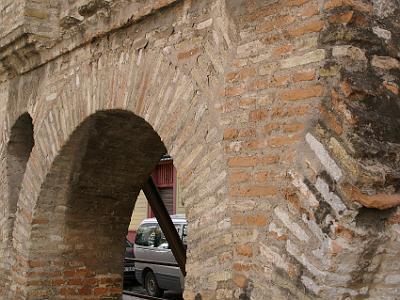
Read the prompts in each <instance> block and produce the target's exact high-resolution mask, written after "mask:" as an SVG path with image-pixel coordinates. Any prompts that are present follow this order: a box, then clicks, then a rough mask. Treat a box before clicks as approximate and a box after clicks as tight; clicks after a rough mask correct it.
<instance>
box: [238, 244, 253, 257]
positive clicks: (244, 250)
mask: <svg viewBox="0 0 400 300" xmlns="http://www.w3.org/2000/svg"><path fill="white" fill-rule="evenodd" d="M236 253H237V254H238V255H240V256H247V257H252V256H253V246H252V244H245V245H237V246H236Z"/></svg>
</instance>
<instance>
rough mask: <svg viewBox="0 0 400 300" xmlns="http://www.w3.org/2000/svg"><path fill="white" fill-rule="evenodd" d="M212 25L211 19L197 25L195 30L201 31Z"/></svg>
mask: <svg viewBox="0 0 400 300" xmlns="http://www.w3.org/2000/svg"><path fill="white" fill-rule="evenodd" d="M212 23H213V19H208V20H205V21H203V22H201V23H199V24H197V25H196V29H198V30H201V29H204V28H207V27H210V26H211V25H212Z"/></svg>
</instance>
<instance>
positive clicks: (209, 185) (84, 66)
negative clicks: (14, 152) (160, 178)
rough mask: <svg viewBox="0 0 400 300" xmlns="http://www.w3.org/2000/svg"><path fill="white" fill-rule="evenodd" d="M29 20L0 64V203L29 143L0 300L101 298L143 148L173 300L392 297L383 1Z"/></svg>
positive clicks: (96, 12) (304, 1) (115, 286)
mask: <svg viewBox="0 0 400 300" xmlns="http://www.w3.org/2000/svg"><path fill="white" fill-rule="evenodd" d="M33 3H34V2H32V3H28V4H27V6H29V4H31V5H33ZM35 3H39V2H35ZM35 5H39V4H35ZM40 5H42V4H40ZM43 5H44V6H43V7H45V8H43V10H44V12H43V13H47V11H48V9H50V10H51V9H53V8H56V7H57V8H58V9H59V10H58V11H57V13H54V14H52V13H50V14H49V15H51V16H57V22H55V23H53V24H58V25H57V26H59V27H57V26H55V27H54V28H53V32H52V33H51V34H49V35H48V36H47V38H46V39H45V41H43V40H40V42H33V43H29V42H23V43H22V47H20V46H18V47H17V45H18V44H16V43H15V41H7V40H4V39H2V41H3V43H6V44H7V49H8V50H4V51H3V50H1V51H0V58H1V62H2V67H1V68H0V82H1V83H0V96H1V105H2V107H3V109H2V110H1V112H0V117H1V118H2V119H1V120H0V121H1V123H0V125H1V126H2V131H1V132H2V136H1V143H0V155H2V159H1V164H0V167H1V168H0V170H1V173H0V174H1V175H0V179H1V180H0V184H1V185H0V189H1V192H2V193H1V194H2V195H6V194H7V193H6V192H5V191H6V190H7V186H9V181H10V180H11V176H10V175H8V173H7V167H6V165H7V156H6V145H7V143H8V141H9V139H10V134H11V128H12V127H13V125H14V123H15V121H16V120H17V119H18V118H19V116H20V115H22V114H23V113H25V112H28V113H29V114H30V116H31V117H32V120H33V126H34V139H35V145H34V147H33V148H32V153H31V155H30V157H29V160H28V162H27V165H26V171H25V174H24V177H23V179H22V182H21V189H20V192H19V195H17V198H18V208H17V213H16V217H15V225H14V228H13V235H12V246H9V245H7V244H5V243H4V238H3V240H2V243H1V247H0V257H1V258H4V257H5V258H6V259H5V260H3V261H6V262H7V263H10V265H11V264H12V265H13V268H12V269H10V275H7V276H4V275H3V277H5V278H3V279H4V280H0V282H2V283H3V285H1V284H0V294H1V293H3V295H5V296H3V298H6V299H43V298H44V297H48V298H57V297H58V298H64V299H75V298H76V299H82V298H84V296H85V297H86V296H87V298H90V299H101V298H103V297H106V296H107V297H109V298H111V299H118V298H119V297H120V292H121V274H122V267H121V265H120V264H121V262H122V251H121V249H123V246H122V241H123V238H124V236H125V235H126V230H127V228H128V225H129V214H128V213H127V212H128V211H129V213H130V210H132V205H133V203H132V199H131V198H129V197H127V196H126V195H128V193H129V192H130V193H131V195H136V194H137V193H138V192H139V190H140V184H141V182H142V180H143V178H147V176H148V174H147V173H148V172H150V171H149V170H151V168H150V167H151V166H152V164H153V163H154V164H155V163H156V162H157V160H158V158H159V157H158V158H157V156H158V155H161V154H162V153H161V152H162V151H161V150H163V151H165V150H167V151H168V153H170V154H171V156H172V157H173V158H174V163H175V165H176V168H177V170H178V180H179V182H180V197H182V199H184V203H185V210H186V215H187V218H188V222H189V232H190V235H189V237H188V264H187V272H188V275H187V277H186V283H185V287H186V289H185V293H184V296H185V299H197V300H198V299H250V298H251V299H269V298H271V299H297V298H299V299H309V298H310V299H313V298H324V299H328V298H333V299H344V298H346V297H347V298H350V299H351V298H363V297H364V298H367V297H372V298H385V297H386V298H389V299H391V298H395V297H396V295H397V294H398V293H399V288H398V286H399V272H398V264H397V263H396V259H395V258H396V257H397V256H398V255H399V253H398V251H399V250H398V249H400V247H399V234H400V230H399V228H400V227H399V211H398V208H397V206H398V204H399V190H398V189H399V178H400V176H399V173H398V172H399V159H398V153H399V151H398V150H399V135H398V125H399V118H400V113H399V110H398V105H399V95H398V85H399V82H398V78H399V76H398V75H399V70H400V65H399V54H398V53H399V49H398V40H399V37H398V30H397V28H398V20H397V15H398V13H399V7H398V3H397V2H396V1H394V0H393V1H392V0H377V1H373V2H369V1H361V0H351V1H350V0H344V1H332V0H324V1H319V0H318V1H317V0H290V1H283V0H282V1H262V0H252V1H246V0H234V1H222V0H202V1H172V0H171V1H137V2H136V1H135V2H130V1H70V2H68V3H67V2H62V3H61V4H59V3H53V2H49V3H47V2H43ZM16 15H18V13H16ZM3 18H5V17H4V16H3ZM4 20H6V19H4ZM32 24H34V23H32ZM8 29H9V30H12V28H11V29H10V28H9V27H8ZM33 36H34V38H33V40H34V41H36V40H37V38H38V35H37V34H36V37H35V34H34V35H33ZM55 36H58V37H59V38H57V39H55V38H54V37H55ZM43 45H45V47H43ZM4 49H6V48H4ZM10 49H12V51H10ZM21 49H25V50H26V49H29V51H27V52H24V51H25V50H24V51H22V50H21ZM17 57H26V58H27V59H26V61H24V60H22V62H21V60H18V59H16V58H17ZM99 111H102V112H99ZM136 127H140V128H142V130H141V131H140V133H142V134H140V133H138V131H136V129H135V128H136ZM130 137H132V139H131V138H130ZM135 139H136V141H141V142H140V143H137V145H139V146H140V147H142V148H140V147H139V148H137V147H136V146H135V145H136V144H135ZM121 141H122V142H123V143H122V144H124V145H125V146H122V144H121ZM127 145H128V146H127ZM151 145H152V146H154V152H152V155H149V156H148V157H147V158H146V157H143V156H141V155H143V153H145V152H148V151H150V150H151V149H152V147H151ZM113 147H114V148H113ZM164 147H165V148H164ZM158 150H159V151H158ZM131 151H137V152H138V153H137V155H135V156H131V155H129V153H131ZM132 157H143V159H140V161H136V160H133V159H132ZM122 162H125V163H122ZM104 170H107V171H106V172H104ZM134 173H136V174H138V175H137V176H136V177H135V178H133V177H134ZM107 174H113V177H112V180H111V179H107V176H106V175H107ZM128 182H130V183H131V184H132V183H134V184H133V187H132V186H130V187H129V185H128ZM130 188H132V189H131V190H129V189H130ZM13 196H14V197H15V196H16V195H13ZM3 203H5V202H3ZM113 204H114V205H113ZM0 205H2V206H0V208H1V213H2V214H1V215H0V221H1V222H0V224H3V223H4V220H5V219H8V218H9V215H8V212H7V210H6V209H5V207H4V204H0ZM90 207H96V211H95V212H94V211H92V210H91V209H90ZM98 218H100V219H98ZM95 224H100V225H99V226H96V225H95ZM101 224H103V225H101ZM105 224H107V226H106V225H105ZM110 224H112V225H111V226H110ZM93 233H95V234H96V235H98V236H99V237H101V238H100V240H101V241H100V244H101V245H102V247H98V248H99V249H95V247H94V245H93V242H91V241H90V239H88V238H85V237H89V236H92V235H93ZM119 242H121V245H120V246H121V247H119ZM44 245H47V246H46V247H44ZM104 249H108V251H105V250H104ZM62 257H64V258H62ZM94 257H97V259H93V258H94ZM106 257H111V258H112V259H109V260H107V262H106V263H104V264H99V261H104V260H106V259H105V258H106ZM1 267H2V268H3V269H4V268H6V267H5V266H4V265H2V266H1ZM0 274H5V272H1V273H0ZM0 279H1V278H0ZM4 283H5V284H4Z"/></svg>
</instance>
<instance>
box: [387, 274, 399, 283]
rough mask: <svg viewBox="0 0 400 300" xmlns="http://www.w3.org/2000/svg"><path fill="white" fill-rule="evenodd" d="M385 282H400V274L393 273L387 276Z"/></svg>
mask: <svg viewBox="0 0 400 300" xmlns="http://www.w3.org/2000/svg"><path fill="white" fill-rule="evenodd" d="M385 283H386V284H400V275H398V274H393V275H388V276H386V278H385Z"/></svg>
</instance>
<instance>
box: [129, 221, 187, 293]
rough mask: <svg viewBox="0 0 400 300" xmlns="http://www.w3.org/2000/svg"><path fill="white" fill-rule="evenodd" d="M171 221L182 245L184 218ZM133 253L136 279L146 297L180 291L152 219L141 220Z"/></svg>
mask: <svg viewBox="0 0 400 300" xmlns="http://www.w3.org/2000/svg"><path fill="white" fill-rule="evenodd" d="M171 219H172V223H173V224H174V225H175V228H176V229H177V231H178V233H179V236H180V237H181V239H182V241H183V243H184V244H186V236H187V222H186V218H185V216H184V215H173V216H171ZM134 249H135V256H136V258H135V261H136V263H135V268H136V273H135V275H136V279H137V281H139V283H141V284H142V285H143V286H144V288H145V289H146V291H147V293H148V294H149V295H150V296H154V297H161V296H162V295H163V294H164V290H173V291H178V292H182V291H183V287H184V286H183V285H184V277H183V274H182V272H181V270H180V268H179V266H178V263H177V262H176V260H175V258H174V255H173V254H172V251H171V249H170V247H169V245H168V242H167V240H166V238H165V236H164V234H163V233H162V231H161V229H160V226H159V225H158V223H157V220H156V219H155V218H151V219H145V220H144V221H143V222H142V223H141V224H140V226H139V228H138V230H137V233H136V239H135V245H134Z"/></svg>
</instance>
